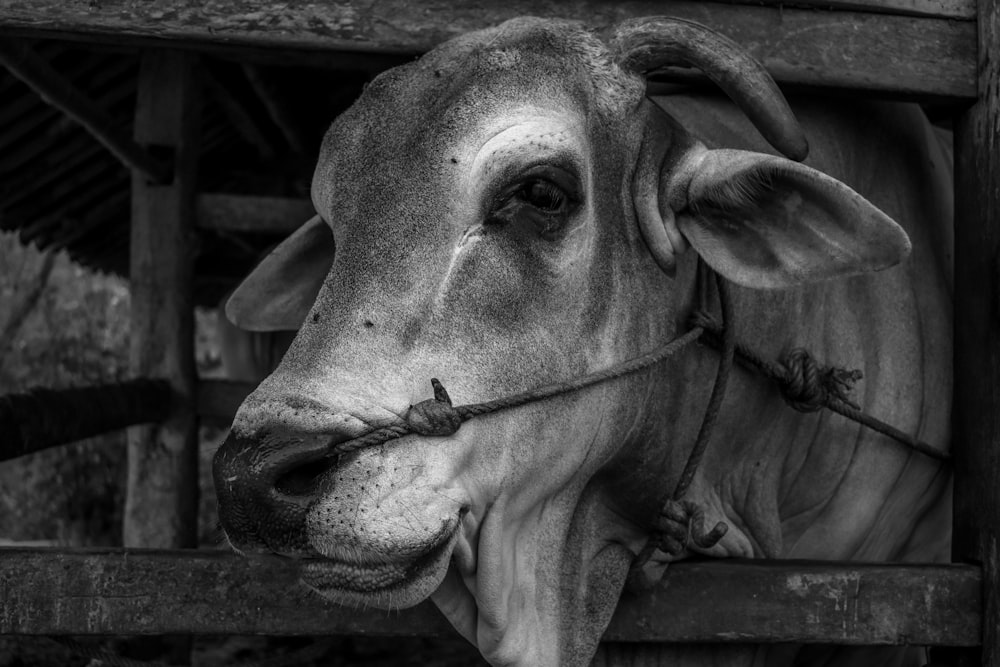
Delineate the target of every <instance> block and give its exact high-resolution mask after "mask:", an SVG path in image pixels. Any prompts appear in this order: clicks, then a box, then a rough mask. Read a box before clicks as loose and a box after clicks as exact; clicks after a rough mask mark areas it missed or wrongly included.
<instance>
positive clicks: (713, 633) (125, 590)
mask: <svg viewBox="0 0 1000 667" xmlns="http://www.w3.org/2000/svg"><path fill="white" fill-rule="evenodd" d="M980 581H981V577H980V573H979V569H978V568H975V567H971V566H947V565H937V566H934V565H926V566H917V565H905V566H899V565H897V566H890V565H864V564H851V563H815V562H814V563H808V562H801V561H769V562H747V561H712V562H700V563H677V564H675V565H674V566H672V567H671V569H670V571H669V572H668V574H667V577H666V579H665V580H664V582H663V583H662V584H661V585H660V586H659V587H658V588H657V589H655V590H653V591H652V592H650V593H646V594H643V595H641V596H632V595H626V596H625V597H624V598H623V599H622V601H621V603H620V604H619V607H618V610H617V612H616V614H615V616H614V619H613V620H612V621H611V625H610V627H609V628H608V631H607V632H606V633H605V636H604V639H605V640H608V641H626V642H636V641H643V642H645V641H669V642H700V641H712V642H728V643H732V642H735V643H742V642H748V641H754V642H785V641H808V642H837V643H845V644H907V643H912V644H926V643H932V644H945V645H954V646H965V645H971V644H975V643H976V642H978V641H979V637H980V632H979V621H980V613H981V610H980V607H979V603H978V597H977V595H976V591H977V590H978V587H979V584H980ZM0 599H2V600H3V603H2V607H0V634H80V635H87V634H91V635H92V634H162V633H192V634H272V635H323V634H364V635H393V636H406V635H441V634H446V633H450V632H452V630H451V629H450V627H449V626H448V623H447V621H445V619H444V618H443V617H442V616H441V615H440V614H439V613H438V612H437V611H436V609H434V608H433V606H432V605H430V604H429V603H424V604H421V605H419V606H417V607H416V608H414V609H411V610H404V611H402V612H399V613H388V612H385V611H381V610H376V609H357V608H354V607H340V606H338V605H336V604H334V603H332V602H329V601H326V600H323V599H322V598H320V597H319V596H317V595H315V594H313V593H311V592H309V590H308V589H307V588H306V587H305V586H304V585H303V584H301V583H300V582H299V581H298V578H297V574H296V568H295V565H294V563H292V562H291V561H285V560H279V559H274V558H263V557H255V558H250V559H244V558H239V557H236V556H234V555H232V554H229V553H226V552H221V551H174V552H167V551H149V550H143V551H121V550H119V551H97V550H91V551H81V550H73V551H66V550H62V551H60V550H57V549H0Z"/></svg>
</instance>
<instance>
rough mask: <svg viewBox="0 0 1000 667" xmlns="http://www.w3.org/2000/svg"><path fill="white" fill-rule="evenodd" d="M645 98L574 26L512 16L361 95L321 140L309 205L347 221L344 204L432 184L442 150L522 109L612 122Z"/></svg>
mask: <svg viewBox="0 0 1000 667" xmlns="http://www.w3.org/2000/svg"><path fill="white" fill-rule="evenodd" d="M643 92H644V83H643V81H642V79H641V78H640V77H637V76H635V75H626V74H624V73H622V72H621V71H620V70H619V69H618V67H617V66H616V65H615V64H614V63H613V62H611V60H610V57H609V55H608V52H607V49H606V48H605V47H604V45H603V44H602V43H601V42H600V40H598V39H597V38H596V37H595V36H593V35H591V34H590V33H587V32H586V31H584V30H582V29H581V28H580V27H579V26H577V25H575V24H572V23H567V22H552V21H543V20H540V19H516V20H513V21H508V22H507V23H505V24H503V25H501V26H498V27H497V28H493V29H489V30H485V31H480V32H477V33H471V34H470V35H466V36H464V37H462V38H459V39H456V40H452V41H451V42H447V43H446V44H444V45H442V46H441V47H438V48H437V49H435V50H434V51H431V52H430V53H428V54H426V55H425V56H424V57H423V58H421V59H420V60H418V61H415V62H413V63H409V64H407V65H404V66H402V67H398V68H395V69H393V70H389V71H388V72H385V73H383V74H382V75H380V76H379V77H377V78H376V79H375V80H374V81H373V82H372V83H371V84H370V85H369V86H368V87H367V88H366V90H365V92H364V94H363V95H362V97H361V98H360V99H359V100H358V101H357V102H356V103H355V105H354V106H353V107H352V108H351V109H349V110H348V111H347V112H345V113H344V114H343V115H342V116H341V117H340V118H338V119H337V121H336V122H335V123H334V124H333V126H332V127H331V128H330V131H329V132H328V133H327V135H326V137H325V139H324V142H323V147H322V149H321V153H320V159H319V162H318V163H317V168H316V173H315V176H314V181H313V200H314V203H315V204H316V206H317V210H318V211H319V212H320V213H323V214H326V213H328V212H330V211H331V210H332V209H336V210H337V215H338V217H343V216H347V217H348V218H350V217H354V214H355V213H356V211H354V210H352V209H353V204H356V203H358V202H356V201H355V202H353V203H352V202H351V201H348V199H350V198H356V197H357V196H358V194H360V193H362V192H364V193H372V192H380V191H385V190H389V191H392V190H393V188H394V187H396V186H399V185H401V184H402V183H403V182H404V181H407V180H409V181H412V182H414V183H432V182H437V181H438V178H437V177H440V169H441V166H440V158H441V156H442V154H443V153H445V152H447V151H448V150H451V149H453V148H454V147H461V146H464V145H467V144H469V143H470V142H472V143H475V142H477V141H479V142H483V141H485V140H486V139H488V138H489V137H490V136H491V135H492V133H494V132H496V128H497V127H498V126H501V127H502V126H503V125H505V124H506V125H513V124H515V121H516V119H515V118H514V116H521V117H523V116H524V114H525V111H526V110H529V109H541V110H543V115H544V116H551V115H553V114H554V113H555V114H560V113H561V114H563V115H565V116H567V119H569V118H571V117H579V116H584V117H593V116H596V115H600V116H608V115H613V116H615V115H616V116H618V117H620V116H621V113H620V109H621V108H623V107H625V108H628V107H630V106H634V105H635V104H636V103H637V102H638V101H639V100H640V99H641V98H642V95H643ZM616 112H618V113H616ZM574 120H575V119H574ZM451 157H454V158H458V156H451ZM404 189H405V188H404ZM334 200H336V202H334Z"/></svg>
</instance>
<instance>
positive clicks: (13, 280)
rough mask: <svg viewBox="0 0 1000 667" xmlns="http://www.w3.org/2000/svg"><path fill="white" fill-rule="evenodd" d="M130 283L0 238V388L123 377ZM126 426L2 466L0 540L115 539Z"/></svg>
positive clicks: (118, 530)
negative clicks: (117, 430) (97, 273)
mask: <svg viewBox="0 0 1000 667" xmlns="http://www.w3.org/2000/svg"><path fill="white" fill-rule="evenodd" d="M128 309H129V294H128V286H127V284H126V283H125V282H124V281H122V280H121V279H118V278H114V277H110V276H100V275H96V274H93V273H90V272H88V271H86V270H85V269H82V268H80V267H78V266H76V265H74V264H72V263H71V262H70V261H69V259H68V258H67V257H66V256H65V255H64V254H60V255H56V256H53V255H47V254H43V253H41V252H39V251H37V250H36V249H34V248H31V247H25V246H22V245H20V244H19V243H18V242H17V239H16V238H15V237H14V236H13V235H3V236H0V335H2V337H0V394H7V393H15V392H20V391H24V390H26V389H29V388H32V387H51V388H61V387H70V386H82V385H87V384H96V383H100V382H110V381H114V380H119V379H123V378H124V377H125V373H126V369H127V363H128ZM124 442H125V440H124V433H122V432H118V433H112V434H108V435H106V436H102V437H99V438H92V439H90V440H88V441H84V442H81V443H77V444H74V445H69V446H66V447H60V448H56V449H53V450H49V451H45V452H40V453H38V454H34V455H32V456H28V457H24V458H23V459H20V460H15V461H9V462H6V463H4V464H3V466H0V538H5V539H7V540H12V541H46V542H54V543H57V544H64V545H98V544H101V545H117V544H120V543H121V507H122V502H123V497H122V492H123V488H124V475H125V463H124Z"/></svg>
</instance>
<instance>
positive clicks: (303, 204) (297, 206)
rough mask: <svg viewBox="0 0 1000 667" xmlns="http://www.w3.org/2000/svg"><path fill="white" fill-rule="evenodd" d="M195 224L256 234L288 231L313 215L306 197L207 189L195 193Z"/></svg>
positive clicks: (313, 212) (291, 230)
mask: <svg viewBox="0 0 1000 667" xmlns="http://www.w3.org/2000/svg"><path fill="white" fill-rule="evenodd" d="M196 215H197V225H198V226H199V227H202V228H205V229H216V230H225V231H230V232H252V233H256V234H291V233H292V232H294V231H295V230H296V229H298V228H299V227H301V226H302V224H303V223H304V222H305V221H306V220H308V219H309V218H311V217H313V216H314V215H316V211H315V209H314V208H313V205H312V202H311V201H309V200H308V199H291V198H285V197H256V196H252V195H230V194H221V193H208V194H200V195H198V198H197V202H196Z"/></svg>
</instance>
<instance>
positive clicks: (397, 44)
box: [0, 0, 976, 98]
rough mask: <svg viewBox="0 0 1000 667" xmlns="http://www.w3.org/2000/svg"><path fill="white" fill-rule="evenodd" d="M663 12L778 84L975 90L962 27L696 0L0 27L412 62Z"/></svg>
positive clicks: (9, 12) (26, 11)
mask: <svg viewBox="0 0 1000 667" xmlns="http://www.w3.org/2000/svg"><path fill="white" fill-rule="evenodd" d="M808 4H810V5H812V4H815V3H808ZM865 4H868V3H865ZM945 4H947V3H945ZM885 9H886V10H889V9H891V8H890V7H885ZM663 13H669V14H671V15H674V16H678V17H680V18H685V19H690V20H694V21H699V22H701V23H704V24H706V25H708V26H711V27H713V28H715V29H717V30H719V31H720V32H722V33H724V34H726V35H728V36H729V37H732V38H733V39H735V40H736V41H737V42H739V43H740V44H743V45H744V46H745V47H746V48H747V49H748V50H749V51H750V52H751V53H752V54H753V55H755V56H756V57H757V58H758V59H760V60H761V61H762V62H763V63H764V64H765V65H766V66H767V67H768V69H769V70H770V71H771V72H772V74H773V75H774V76H775V77H776V78H777V79H778V80H779V82H781V83H786V84H794V85H801V86H809V87H823V88H834V89H848V90H858V91H869V92H871V91H876V92H883V93H887V94H893V95H906V96H931V97H959V98H962V97H964V98H970V97H974V96H975V95H976V66H975V63H976V53H975V43H976V41H975V37H976V32H975V31H976V26H975V23H974V22H972V21H960V20H954V19H951V18H917V17H910V16H898V15H886V14H878V13H870V12H851V11H828V10H826V11H825V10H819V9H791V8H787V7H783V6H778V7H773V6H751V5H730V4H723V3H715V2H701V1H698V0H674V1H673V2H671V3H670V4H669V5H668V6H665V5H664V4H663V3H662V2H660V1H659V0H628V1H626V2H620V1H618V0H567V1H566V2H560V3H541V4H539V3H537V2H535V0H507V1H505V2H488V1H486V0H456V1H452V0H421V1H419V2H413V1H411V0H384V1H383V2H378V3H375V4H371V3H363V2H358V1H357V0H353V1H346V2H337V3H317V2H311V1H309V0H290V1H289V2H283V3H280V4H275V3H272V2H268V1H267V0H244V1H242V2H239V3H234V2H214V3H191V2H188V1H187V0H163V1H162V2H157V3H155V4H150V3H135V2H130V1H129V0H102V2H100V3H97V4H96V6H95V5H94V4H93V3H90V2H87V1H86V0H0V31H4V32H6V33H8V34H24V35H31V36H35V37H44V36H61V37H72V38H76V39H87V40H113V41H115V42H117V43H122V42H127V41H131V42H133V43H136V44H149V43H150V42H151V41H156V42H158V43H161V44H162V43H163V42H164V41H170V42H173V43H174V44H175V45H176V46H187V47H190V48H214V49H224V48H234V49H250V50H259V51H273V50H284V51H287V52H295V51H298V52H305V53H312V54H317V53H323V52H337V51H355V52H376V53H395V54H403V55H412V54H418V53H423V52H424V51H426V50H428V49H430V48H431V47H433V46H435V45H436V44H439V43H441V42H442V41H444V40H446V39H449V38H451V37H454V36H456V35H460V34H463V33H466V32H469V31H471V30H476V29H478V28H483V27H486V26H491V25H496V24H498V23H500V22H502V21H504V20H506V19H509V18H512V17H514V16H522V15H541V16H555V17H561V18H575V19H579V20H583V21H586V22H587V23H588V24H589V25H591V26H592V27H594V28H598V29H600V28H606V27H608V26H612V25H614V24H615V23H617V22H619V21H621V20H623V19H626V18H630V17H636V16H652V15H660V14H663Z"/></svg>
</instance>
